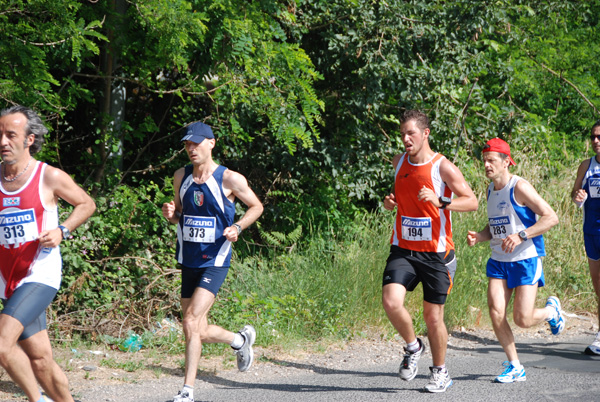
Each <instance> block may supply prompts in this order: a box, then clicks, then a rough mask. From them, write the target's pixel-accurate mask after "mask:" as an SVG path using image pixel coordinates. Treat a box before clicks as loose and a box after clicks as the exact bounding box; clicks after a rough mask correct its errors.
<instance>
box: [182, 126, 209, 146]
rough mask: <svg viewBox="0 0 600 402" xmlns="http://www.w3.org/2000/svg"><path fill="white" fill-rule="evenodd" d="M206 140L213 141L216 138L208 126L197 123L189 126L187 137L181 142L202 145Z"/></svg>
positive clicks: (186, 132)
mask: <svg viewBox="0 0 600 402" xmlns="http://www.w3.org/2000/svg"><path fill="white" fill-rule="evenodd" d="M205 138H208V139H209V140H212V139H213V138H215V136H214V135H213V132H212V129H211V128H210V127H209V126H208V125H206V124H204V123H200V122H199V121H197V122H195V123H192V124H190V125H189V126H187V129H186V131H185V135H184V136H183V138H182V139H181V141H192V142H196V143H198V144H200V143H201V142H202V141H204V139H205Z"/></svg>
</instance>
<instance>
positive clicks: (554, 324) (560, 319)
mask: <svg viewBox="0 0 600 402" xmlns="http://www.w3.org/2000/svg"><path fill="white" fill-rule="evenodd" d="M546 307H552V308H554V309H555V310H556V317H554V318H552V319H550V320H548V324H549V325H550V331H552V335H558V334H560V333H561V332H563V330H564V329H565V317H564V316H563V313H562V310H561V309H560V300H558V297H556V296H550V297H549V298H548V300H547V301H546Z"/></svg>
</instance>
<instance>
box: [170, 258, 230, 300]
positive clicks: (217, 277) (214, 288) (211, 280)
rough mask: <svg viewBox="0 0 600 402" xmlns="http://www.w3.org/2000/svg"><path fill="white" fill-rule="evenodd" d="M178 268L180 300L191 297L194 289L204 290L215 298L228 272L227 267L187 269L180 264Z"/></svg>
mask: <svg viewBox="0 0 600 402" xmlns="http://www.w3.org/2000/svg"><path fill="white" fill-rule="evenodd" d="M179 268H181V298H182V299H188V298H190V297H192V295H193V294H194V291H195V290H196V288H202V289H206V290H208V291H209V292H211V293H212V294H214V295H215V297H216V296H217V293H219V289H221V286H222V285H223V282H225V277H227V273H228V272H229V267H206V268H189V267H186V266H183V265H181V264H180V265H179Z"/></svg>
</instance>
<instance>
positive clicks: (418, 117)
mask: <svg viewBox="0 0 600 402" xmlns="http://www.w3.org/2000/svg"><path fill="white" fill-rule="evenodd" d="M410 120H414V121H415V122H416V123H417V127H419V128H420V129H421V130H425V129H426V128H429V118H428V117H427V115H426V114H425V113H423V112H421V111H420V110H415V109H411V110H406V111H405V112H404V113H403V114H402V117H400V124H404V123H406V122H408V121H410Z"/></svg>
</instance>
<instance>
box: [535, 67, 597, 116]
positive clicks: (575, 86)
mask: <svg viewBox="0 0 600 402" xmlns="http://www.w3.org/2000/svg"><path fill="white" fill-rule="evenodd" d="M541 65H542V68H543V69H545V70H548V71H549V72H550V73H552V74H553V75H555V76H557V77H558V78H559V79H561V80H562V81H564V82H566V83H567V84H569V85H570V86H571V87H572V88H573V89H574V90H575V91H577V93H578V94H579V96H581V97H582V98H583V100H585V102H586V103H587V104H588V105H590V106H591V108H592V109H594V112H595V113H596V114H599V113H598V109H597V108H596V106H594V104H593V103H592V101H590V100H589V99H588V98H587V97H586V96H585V95H584V94H583V92H581V90H580V89H579V88H577V85H575V84H573V83H572V82H571V81H569V80H568V79H566V78H565V77H563V76H562V74H559V73H557V72H556V71H554V70H552V69H551V68H550V67H548V66H546V65H545V64H544V63H542V64H541Z"/></svg>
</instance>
